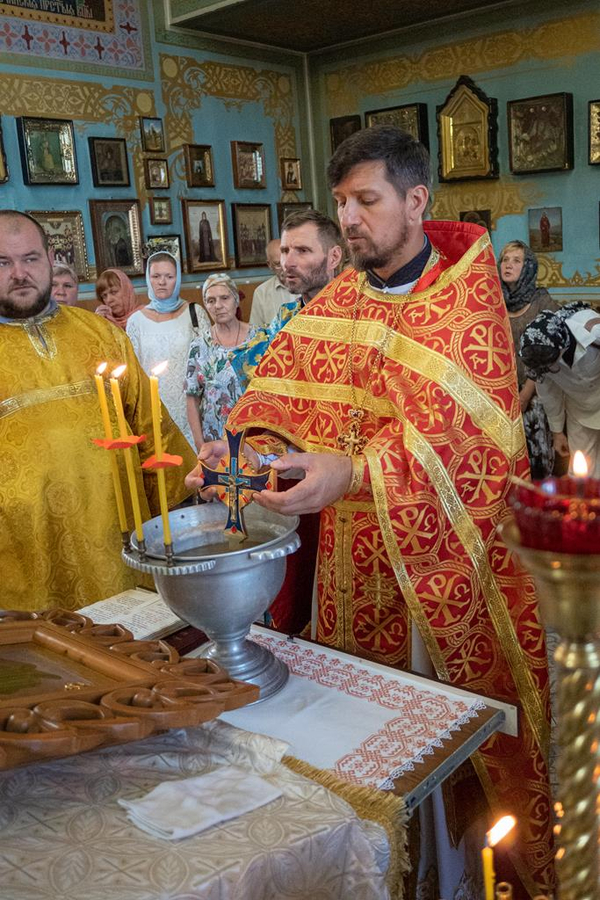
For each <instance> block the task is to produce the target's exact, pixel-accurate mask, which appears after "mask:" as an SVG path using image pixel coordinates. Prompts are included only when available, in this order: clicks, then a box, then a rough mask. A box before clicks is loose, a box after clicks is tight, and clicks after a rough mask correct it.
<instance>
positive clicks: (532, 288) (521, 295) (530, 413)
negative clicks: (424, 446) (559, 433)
mask: <svg viewBox="0 0 600 900" xmlns="http://www.w3.org/2000/svg"><path fill="white" fill-rule="evenodd" d="M498 271H499V273H500V282H501V284H502V293H503V294H504V300H505V302H506V308H507V309H508V316H509V319H510V327H511V330H512V336H513V341H514V344H515V350H516V351H518V349H519V341H520V340H521V335H522V334H523V332H524V331H525V329H526V328H527V326H528V325H529V324H530V323H531V322H532V321H533V320H534V319H535V318H536V316H537V315H538V314H539V313H540V312H541V311H542V310H543V309H549V310H556V309H558V304H557V303H556V301H555V300H553V299H552V297H551V296H550V294H549V293H548V291H547V290H546V288H543V287H538V286H537V284H536V279H537V271H538V262H537V258H536V255H535V253H534V252H533V250H531V248H530V247H528V246H527V244H524V243H523V241H511V242H510V243H509V244H507V245H506V246H505V247H504V248H503V249H502V252H501V253H500V259H499V262H498ZM517 378H518V382H519V399H520V402H521V412H522V414H523V424H524V426H525V437H526V438H527V450H528V452H529V462H530V465H531V477H532V478H536V479H538V478H545V477H546V476H547V475H549V474H550V473H551V472H552V469H553V466H554V449H553V442H552V435H551V433H550V429H549V427H548V419H547V418H546V413H545V412H544V407H543V405H542V402H541V401H540V399H539V397H538V396H537V394H536V389H535V381H533V379H531V378H528V377H527V374H526V372H525V366H524V365H523V362H522V360H521V359H520V357H519V356H518V355H517Z"/></svg>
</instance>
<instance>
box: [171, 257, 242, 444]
mask: <svg viewBox="0 0 600 900" xmlns="http://www.w3.org/2000/svg"><path fill="white" fill-rule="evenodd" d="M202 299H203V300H204V305H205V307H206V309H207V310H208V312H209V314H210V317H211V319H212V320H213V323H214V324H213V326H212V328H211V329H210V330H209V331H207V332H204V333H203V334H201V335H199V336H198V337H196V338H195V339H194V340H193V341H192V345H191V347H190V352H189V359H188V367H187V379H186V393H187V413H188V419H189V423H190V428H191V430H192V434H193V435H194V441H195V444H196V449H197V450H200V447H201V446H202V444H203V443H204V441H214V440H216V439H217V438H220V437H221V436H222V434H223V430H224V428H225V423H226V422H227V416H228V415H229V413H230V411H231V408H232V407H233V405H234V404H235V402H236V401H237V400H238V399H239V398H240V397H241V396H242V394H243V393H244V391H245V390H246V388H247V387H248V379H247V378H246V377H244V375H243V374H239V373H238V372H236V369H235V368H234V366H233V364H232V363H233V361H234V360H235V358H236V355H238V354H243V353H244V351H245V350H246V349H247V347H248V342H249V341H251V340H252V338H253V337H254V335H255V333H256V328H255V327H254V326H253V325H248V323H247V322H242V321H241V319H240V316H239V305H240V295H239V291H238V288H237V285H236V283H235V281H233V279H232V278H230V277H229V276H228V275H222V274H216V275H209V277H208V278H207V279H206V281H205V282H204V284H203V285H202Z"/></svg>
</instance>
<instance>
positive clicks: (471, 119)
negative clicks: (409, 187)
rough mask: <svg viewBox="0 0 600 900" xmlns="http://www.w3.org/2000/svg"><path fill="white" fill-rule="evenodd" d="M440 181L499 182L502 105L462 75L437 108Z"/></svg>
mask: <svg viewBox="0 0 600 900" xmlns="http://www.w3.org/2000/svg"><path fill="white" fill-rule="evenodd" d="M437 122H438V140H439V147H440V149H439V169H438V174H439V179H440V181H442V182H443V181H468V180H471V179H474V178H498V102H497V101H496V100H494V99H492V98H490V97H488V96H487V95H486V94H485V93H484V92H483V91H482V90H481V89H480V88H478V87H477V85H476V84H475V82H474V81H472V80H471V79H470V78H469V77H468V75H461V76H460V78H459V79H458V81H457V82H456V84H455V85H454V87H453V88H452V90H451V91H450V93H449V94H448V96H447V98H446V100H445V102H444V103H443V104H442V105H441V106H438V108H437Z"/></svg>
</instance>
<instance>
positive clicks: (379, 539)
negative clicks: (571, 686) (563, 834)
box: [229, 222, 554, 895]
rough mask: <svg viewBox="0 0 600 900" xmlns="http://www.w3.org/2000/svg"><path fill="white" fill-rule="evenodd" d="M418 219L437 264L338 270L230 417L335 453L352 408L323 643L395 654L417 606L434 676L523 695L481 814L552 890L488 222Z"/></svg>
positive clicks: (498, 693) (502, 312)
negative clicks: (393, 286)
mask: <svg viewBox="0 0 600 900" xmlns="http://www.w3.org/2000/svg"><path fill="white" fill-rule="evenodd" d="M426 231H427V233H428V234H429V236H430V239H431V241H432V244H433V246H434V248H436V250H437V251H438V253H439V254H440V259H439V261H438V262H437V263H436V264H435V266H433V267H432V268H431V269H429V270H428V271H426V273H425V274H424V276H423V278H422V279H421V280H420V282H419V283H418V284H417V285H416V288H415V290H414V291H413V292H412V293H411V294H410V295H393V294H390V293H384V292H379V291H375V290H373V289H372V288H370V287H369V285H368V284H367V282H366V279H365V277H364V275H361V274H359V273H357V272H355V271H354V270H348V271H346V272H344V273H342V275H340V276H339V278H337V279H336V280H335V281H334V282H332V283H331V284H330V285H329V286H328V287H327V288H325V290H324V291H323V292H322V293H321V294H319V295H318V296H317V297H316V298H315V299H314V300H313V301H312V302H311V303H310V304H309V305H308V306H307V307H306V308H305V309H304V311H303V312H302V313H300V314H299V315H298V316H296V317H295V318H294V319H293V320H292V321H291V322H290V323H289V324H288V325H287V326H286V328H285V329H284V330H283V331H282V332H280V334H279V335H278V336H277V338H276V339H275V340H274V342H273V344H272V345H271V348H270V350H269V353H268V354H267V355H266V356H265V358H264V359H263V361H262V363H261V365H260V367H259V368H258V369H257V372H256V377H255V379H253V381H252V382H251V385H250V388H249V389H248V391H247V392H246V394H245V395H244V397H243V398H242V399H241V400H240V401H239V403H238V404H237V405H236V407H235V409H234V410H233V413H232V414H231V416H230V419H229V423H230V424H235V425H238V426H253V427H260V428H267V429H269V430H271V431H273V432H275V433H277V434H278V435H281V436H283V437H285V438H287V439H288V440H289V441H290V442H292V443H293V444H294V445H295V446H296V447H298V448H300V449H303V450H312V451H318V452H330V453H341V450H340V449H339V446H338V443H337V438H338V436H339V435H341V434H344V433H345V432H347V429H348V425H349V422H350V415H349V411H350V409H351V408H353V407H354V408H355V409H356V408H359V409H361V410H363V412H364V417H363V419H362V423H361V434H362V435H364V436H366V437H367V438H368V442H367V444H366V446H365V448H364V450H363V453H364V456H365V457H366V460H367V463H368V471H369V482H370V483H369V485H367V484H365V488H364V490H363V491H361V492H359V493H358V494H356V495H352V496H351V497H350V496H348V497H344V498H342V499H341V500H340V501H338V503H336V504H335V505H334V506H333V507H329V508H327V509H325V510H323V512H322V514H321V538H320V551H319V553H320V555H319V621H318V638H319V640H320V641H322V642H323V643H326V644H329V645H332V646H335V647H339V648H341V649H344V650H347V651H349V652H351V653H356V654H358V655H360V656H364V657H368V658H370V659H375V660H379V661H382V662H385V663H387V664H393V665H399V666H406V665H408V664H409V663H410V620H411V617H412V619H413V620H414V621H415V623H416V625H417V627H418V629H419V632H420V634H421V637H422V638H423V640H424V642H425V645H426V647H427V649H428V651H429V654H430V656H431V658H432V660H433V663H434V665H435V667H436V670H437V672H438V675H439V676H440V677H442V678H445V679H447V680H449V681H451V682H452V683H454V684H458V685H461V686H463V687H467V688H469V689H471V690H475V691H479V692H481V693H484V694H489V695H491V696H495V697H500V698H505V699H507V700H511V701H513V702H514V701H518V702H519V703H520V704H521V706H522V710H523V714H522V716H521V722H520V728H521V733H520V736H519V738H511V737H506V736H504V735H495V736H494V737H493V738H491V739H490V740H489V741H488V742H487V743H486V744H485V745H484V747H483V748H482V750H481V752H480V753H479V754H477V757H476V759H475V765H476V768H477V771H478V774H479V776H480V778H481V780H482V783H483V786H484V788H485V790H486V793H487V796H488V800H489V802H490V805H491V807H492V809H493V810H494V811H495V812H498V813H500V812H502V813H504V812H512V813H513V814H514V815H516V816H517V819H518V822H519V835H518V841H517V842H516V843H515V858H514V863H515V867H516V869H517V871H518V872H519V875H520V877H521V878H522V880H523V882H524V884H525V885H526V887H527V890H528V891H529V892H530V893H531V894H532V895H533V894H535V893H547V892H548V890H549V889H550V888H551V887H552V884H553V877H554V876H553V867H552V849H551V843H552V839H551V824H550V821H551V816H550V798H549V788H548V778H547V768H546V757H547V750H548V743H549V725H548V722H549V710H548V677H547V664H546V654H545V642H544V634H543V630H542V628H541V626H540V622H539V617H538V611H537V602H536V598H535V593H534V590H533V587H532V583H531V581H530V579H529V577H528V576H527V575H526V574H525V572H524V571H523V570H522V568H521V567H520V566H519V564H518V562H517V560H516V559H515V558H514V557H512V556H511V554H509V553H508V551H507V549H506V547H505V546H504V544H503V543H502V542H501V541H500V540H499V538H498V537H497V535H496V529H497V525H498V523H499V522H500V521H501V520H502V519H503V518H504V517H505V516H506V514H507V511H506V504H505V498H506V494H507V491H508V489H509V486H510V484H509V479H510V476H511V475H513V474H515V475H519V476H521V477H523V476H525V477H526V476H527V471H528V462H527V453H526V447H525V440H524V434H523V428H522V422H521V417H520V408H519V402H518V395H517V385H516V376H515V365H514V358H513V352H514V351H513V343H512V340H511V334H510V327H509V324H508V318H507V314H506V308H505V304H504V301H503V297H502V292H501V290H500V285H499V282H498V278H497V270H496V263H495V259H494V255H493V252H492V248H491V245H490V242H489V238H488V236H487V233H486V232H485V231H484V230H483V229H481V228H479V227H478V226H475V225H470V224H468V223H455V222H435V223H427V224H426ZM349 353H352V360H353V370H354V390H352V388H351V386H350V374H351V368H350V366H349V363H348V356H349Z"/></svg>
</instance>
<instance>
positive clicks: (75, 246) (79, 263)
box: [27, 209, 90, 281]
mask: <svg viewBox="0 0 600 900" xmlns="http://www.w3.org/2000/svg"><path fill="white" fill-rule="evenodd" d="M27 214H28V215H30V216H31V217H32V218H33V219H35V220H36V222H39V224H40V225H41V226H42V228H43V229H44V232H45V233H46V237H47V238H48V245H49V247H50V249H51V250H52V253H53V254H54V262H55V263H64V264H65V265H67V266H71V267H72V268H73V269H75V272H76V273H77V277H78V278H79V280H80V281H88V280H89V277H90V269H89V265H88V257H87V248H86V243H85V231H84V228H83V216H82V214H81V212H80V211H79V210H78V209H28V210H27Z"/></svg>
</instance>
